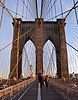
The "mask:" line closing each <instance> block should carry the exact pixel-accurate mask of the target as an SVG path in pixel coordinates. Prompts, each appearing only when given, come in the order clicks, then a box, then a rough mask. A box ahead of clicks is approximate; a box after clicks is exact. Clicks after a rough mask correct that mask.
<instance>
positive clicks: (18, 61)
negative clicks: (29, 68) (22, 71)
mask: <svg viewBox="0 0 78 100" xmlns="http://www.w3.org/2000/svg"><path fill="white" fill-rule="evenodd" d="M21 57H22V54H21V56H20V57H19V59H18V61H17V63H16V65H15V67H14V68H13V70H12V72H11V73H10V74H9V77H8V80H7V81H6V83H5V85H7V83H8V82H9V79H10V77H11V76H12V74H13V72H14V71H15V69H16V67H17V65H18V62H19V61H20V59H21Z"/></svg>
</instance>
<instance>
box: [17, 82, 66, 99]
mask: <svg viewBox="0 0 78 100" xmlns="http://www.w3.org/2000/svg"><path fill="white" fill-rule="evenodd" d="M18 100H65V99H64V97H63V95H62V94H60V92H58V91H57V90H56V88H55V87H54V86H52V85H51V84H49V86H48V87H46V86H45V85H43V86H42V87H41V88H40V85H39V83H38V82H35V83H33V84H32V85H30V86H29V87H28V88H27V90H25V91H24V92H23V93H22V95H21V96H20V97H19V99H18Z"/></svg>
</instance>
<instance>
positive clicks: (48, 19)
mask: <svg viewBox="0 0 78 100" xmlns="http://www.w3.org/2000/svg"><path fill="white" fill-rule="evenodd" d="M77 7H78V6H75V7H73V9H75V8H77ZM73 9H72V8H71V9H69V10H66V11H64V12H63V13H60V14H58V15H57V16H55V17H52V18H50V19H48V20H51V19H54V18H56V17H59V16H61V15H62V14H66V13H68V12H70V11H71V10H73Z"/></svg>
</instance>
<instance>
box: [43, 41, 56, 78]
mask: <svg viewBox="0 0 78 100" xmlns="http://www.w3.org/2000/svg"><path fill="white" fill-rule="evenodd" d="M56 73H57V66H56V49H55V46H54V44H53V43H52V42H51V41H50V40H48V41H47V42H46V43H45V44H44V47H43V75H44V76H46V75H48V76H50V77H52V78H55V77H56Z"/></svg>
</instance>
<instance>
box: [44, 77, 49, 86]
mask: <svg viewBox="0 0 78 100" xmlns="http://www.w3.org/2000/svg"><path fill="white" fill-rule="evenodd" d="M45 84H46V87H48V76H46V77H45Z"/></svg>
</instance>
